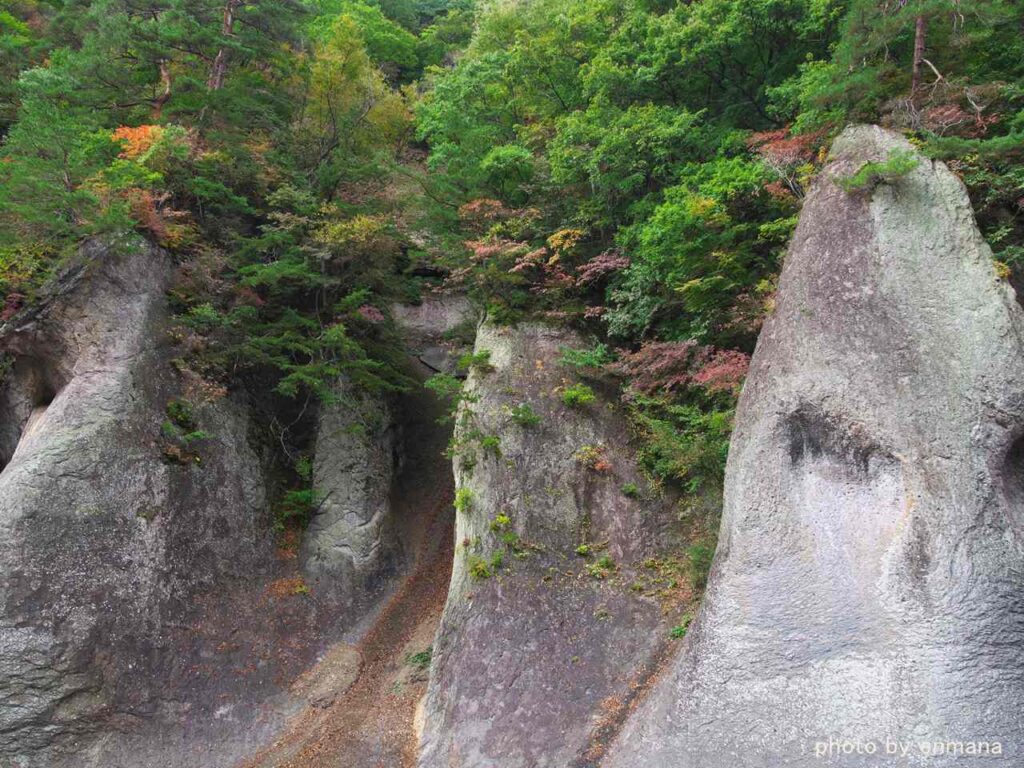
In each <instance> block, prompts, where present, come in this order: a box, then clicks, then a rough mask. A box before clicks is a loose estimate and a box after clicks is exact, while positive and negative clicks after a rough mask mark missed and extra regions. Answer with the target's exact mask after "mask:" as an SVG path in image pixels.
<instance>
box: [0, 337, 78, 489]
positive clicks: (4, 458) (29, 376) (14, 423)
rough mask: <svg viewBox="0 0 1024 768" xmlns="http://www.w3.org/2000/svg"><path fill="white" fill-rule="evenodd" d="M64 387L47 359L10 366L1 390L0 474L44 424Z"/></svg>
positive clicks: (29, 359)
mask: <svg viewBox="0 0 1024 768" xmlns="http://www.w3.org/2000/svg"><path fill="white" fill-rule="evenodd" d="M64 384H65V382H64V380H63V377H62V376H61V375H60V373H59V372H58V368H57V366H56V365H55V364H53V362H52V361H50V360H47V359H45V358H41V357H29V356H23V357H19V358H17V359H16V360H15V361H14V363H13V364H12V365H11V366H10V368H9V369H8V371H7V375H6V376H5V378H4V382H3V385H2V387H0V471H3V469H4V468H6V467H7V465H8V464H9V463H10V462H11V459H13V458H14V455H15V454H16V453H17V451H18V446H19V445H20V444H21V442H22V440H23V439H24V438H25V437H27V436H28V435H30V434H32V432H33V431H34V430H35V429H36V428H37V427H38V425H39V424H40V423H41V422H42V420H43V417H44V416H45V414H46V411H47V409H49V407H50V405H51V404H52V403H53V401H54V400H55V399H56V398H57V395H58V394H60V391H61V390H62V389H63V388H64Z"/></svg>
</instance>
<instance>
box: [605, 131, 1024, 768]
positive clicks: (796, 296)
mask: <svg viewBox="0 0 1024 768" xmlns="http://www.w3.org/2000/svg"><path fill="white" fill-rule="evenodd" d="M893 149H909V145H907V143H906V142H905V141H904V140H903V139H901V138H899V137H897V136H895V135H893V134H891V133H888V132H885V131H883V130H881V129H878V128H873V127H857V128H851V129H848V130H847V131H846V132H845V133H844V134H843V135H842V136H841V137H840V138H839V139H838V140H837V141H836V143H835V146H834V148H833V160H832V162H831V164H830V165H829V166H828V168H827V169H826V171H825V172H824V174H823V175H822V178H820V179H819V180H818V181H817V183H816V184H815V186H814V188H813V190H812V192H811V194H810V195H809V196H808V198H807V201H806V203H805V206H804V210H803V214H802V216H801V219H800V225H799V227H798V229H797V232H796V236H795V239H794V242H793V244H792V246H791V249H790V253H789V256H788V258H787V260H786V263H785V268H784V270H783V274H782V279H781V284H780V289H779V296H778V305H777V309H776V311H775V313H774V315H773V316H772V317H771V318H770V320H769V321H768V323H767V324H766V326H765V329H764V331H763V332H762V335H761V339H760V341H759V343H758V347H757V352H756V354H755V356H754V362H753V367H752V369H751V373H750V377H749V379H748V381H747V385H746V388H745V390H744V393H743V398H742V402H741V404H740V409H739V414H738V418H737V427H736V432H735V435H734V437H733V442H732V449H731V452H730V456H729V465H728V474H727V479H726V489H725V512H724V518H723V522H722V535H721V541H720V544H719V549H718V553H717V556H716V560H715V565H714V568H713V571H712V576H711V582H710V587H709V590H708V593H707V596H706V598H705V603H704V606H703V608H702V610H701V613H700V616H699V617H698V620H697V621H696V623H695V625H694V628H693V629H692V630H691V632H690V635H689V636H688V638H687V646H686V648H685V650H684V652H683V653H682V655H681V656H680V657H679V658H678V659H677V661H676V662H675V664H674V666H673V668H672V669H671V671H670V673H669V674H667V675H666V676H665V677H664V678H663V679H662V681H661V682H660V684H659V685H658V686H657V687H656V688H655V689H654V690H653V691H652V693H651V695H650V697H649V698H648V699H647V700H646V702H645V703H644V705H643V706H641V707H640V708H639V710H638V711H637V712H636V713H635V715H634V716H633V717H632V718H631V720H630V723H629V725H628V726H627V728H626V730H625V731H624V732H623V734H622V735H621V737H620V739H619V741H618V743H617V746H616V748H615V749H614V751H613V754H612V755H611V758H610V759H609V760H608V761H607V763H606V764H607V765H609V766H619V767H622V768H626V767H630V768H631V767H632V766H638V765H643V766H650V767H651V768H668V767H669V766H671V767H672V768H718V767H719V766H721V768H743V767H744V766H765V767H766V768H767V767H770V768H779V767H780V766H812V765H814V766H817V765H830V766H843V767H846V766H878V765H889V764H892V765H900V766H916V765H928V766H953V765H956V766H974V765H989V764H992V763H993V762H998V760H995V761H994V760H993V759H992V758H982V757H977V756H975V754H974V753H977V752H979V751H984V750H985V749H986V747H985V743H987V744H988V747H987V748H988V749H989V750H995V749H996V747H995V746H994V745H995V744H996V743H998V744H999V747H998V749H999V751H1001V752H1002V754H1003V759H1005V760H1006V761H1007V763H1006V764H1008V765H1011V764H1012V765H1017V764H1020V763H1021V762H1022V761H1024V719H1022V718H1021V712H1022V711H1024V447H1022V443H1021V439H1022V435H1024V313H1022V311H1021V308H1020V307H1019V306H1018V304H1017V302H1016V301H1015V297H1014V294H1013V291H1012V290H1011V289H1010V288H1009V287H1008V286H1007V285H1006V284H1005V283H1004V282H1001V281H1000V280H999V279H997V276H996V273H995V270H994V268H993V265H992V261H991V255H990V252H989V249H988V247H987V246H986V245H985V244H984V242H983V241H982V238H981V236H980V235H979V233H978V230H977V227H976V226H975V223H974V220H973V216H972V213H971V208H970V205H969V202H968V199H967V195H966V193H965V191H964V188H963V186H962V185H961V184H960V182H959V181H958V180H957V179H956V178H955V177H954V176H953V174H952V173H950V171H949V170H947V169H946V168H945V167H944V166H943V165H942V164H941V163H932V162H930V161H928V160H926V159H924V158H922V159H921V162H920V165H919V166H918V167H917V168H916V169H915V170H913V171H912V172H911V173H909V174H907V175H906V176H904V177H902V178H900V179H898V180H896V181H894V182H893V183H884V184H881V185H879V186H878V187H877V188H876V189H874V190H873V191H867V192H864V193H850V194H848V193H846V192H844V191H843V190H842V189H841V188H840V187H839V186H837V184H836V183H835V182H834V178H835V177H848V176H850V175H852V174H853V173H854V172H855V171H856V170H857V169H858V168H859V167H860V166H861V165H862V164H863V163H865V162H867V161H880V160H885V159H886V158H887V157H888V155H889V152H890V151H891V150H893ZM830 739H833V740H834V741H833V742H832V743H830V742H829V740H830ZM887 741H888V742H889V743H888V744H887ZM949 742H952V744H950V743H949ZM979 743H981V744H979ZM894 749H895V750H899V751H897V752H896V755H893V754H892V752H893V750H894ZM904 749H905V750H906V751H905V752H904V751H902V750H904ZM872 750H873V751H874V754H872ZM887 753H888V754H887ZM929 754H931V755H932V756H931V757H929V756H928V755H929ZM1000 764H1002V763H1000Z"/></svg>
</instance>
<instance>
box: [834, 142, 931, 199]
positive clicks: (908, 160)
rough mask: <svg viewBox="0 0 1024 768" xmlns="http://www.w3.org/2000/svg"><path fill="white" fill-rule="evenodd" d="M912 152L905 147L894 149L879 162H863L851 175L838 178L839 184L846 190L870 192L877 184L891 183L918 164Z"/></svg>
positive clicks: (918, 161)
mask: <svg viewBox="0 0 1024 768" xmlns="http://www.w3.org/2000/svg"><path fill="white" fill-rule="evenodd" d="M920 162H921V161H920V160H918V159H917V158H916V157H914V153H913V152H911V151H910V150H906V149H894V150H892V151H891V152H889V157H888V158H887V159H886V160H885V161H883V162H880V163H865V164H864V165H862V166H861V167H860V168H859V169H857V172H856V173H854V174H853V175H852V176H848V177H846V178H845V179H839V180H838V181H839V186H840V187H842V188H843V189H844V190H845V191H846V192H872V191H873V190H874V189H875V187H877V186H878V185H879V184H893V183H895V182H896V181H898V180H899V179H901V178H902V177H904V176H906V175H907V174H908V173H910V172H911V171H912V170H914V169H915V168H917V166H918V165H920Z"/></svg>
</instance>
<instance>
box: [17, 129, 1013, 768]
mask: <svg viewBox="0 0 1024 768" xmlns="http://www.w3.org/2000/svg"><path fill="white" fill-rule="evenodd" d="M893 149H909V147H908V145H907V144H906V142H904V141H903V140H902V139H901V138H899V137H897V136H895V135H893V134H890V133H887V132H885V131H882V130H881V129H877V128H869V127H860V128H852V129H849V130H848V131H847V132H846V133H844V135H843V136H842V137H841V138H840V139H839V140H838V141H837V142H836V145H835V147H834V150H833V159H832V161H831V163H830V164H829V166H828V168H827V169H826V170H825V172H824V173H823V174H822V175H821V178H819V180H818V181H817V182H816V184H815V185H814V188H813V190H812V192H811V194H810V195H809V196H808V198H807V201H806V204H805V209H804V211H803V214H802V216H801V222H800V226H799V228H798V230H797V233H796V236H795V239H794V242H793V244H792V247H791V251H790V254H789V256H788V258H787V261H786V264H785V268H784V272H783V275H782V279H781V284H780V290H779V297H778V305H777V309H776V311H775V312H774V314H773V316H772V317H771V318H770V319H769V321H768V323H767V325H766V327H765V330H764V332H763V334H762V337H761V340H760V342H759V345H758V349H757V353H756V355H755V358H754V364H753V367H752V370H751V374H750V378H749V380H748V383H747V386H746V389H745V391H744V395H743V399H742V402H741V407H740V411H739V414H738V420H737V428H736V433H735V437H734V441H733V446H732V450H731V454H730V458H729V467H728V478H727V484H726V505H725V512H724V518H723V524H722V536H721V541H720V546H719V551H718V554H717V556H716V561H715V565H714V568H713V571H712V577H711V581H710V584H709V588H708V593H707V597H706V600H705V602H704V605H703V607H702V609H701V612H700V615H699V616H698V619H697V621H696V622H695V623H694V625H693V627H692V629H691V630H690V633H689V634H688V635H687V638H686V640H685V641H683V642H682V643H680V642H679V641H678V640H672V639H671V638H670V629H671V627H673V626H674V625H675V624H676V623H677V622H678V621H679V619H680V616H681V615H682V614H683V613H684V612H686V611H688V610H689V609H690V608H691V605H690V601H691V599H692V597H693V596H692V595H691V594H689V593H688V592H687V589H686V587H685V583H686V581H685V579H680V578H678V577H679V575H680V573H681V570H680V569H681V567H682V566H681V563H680V561H681V555H682V546H683V544H684V543H685V541H686V536H687V534H688V530H687V526H688V525H689V524H691V523H692V521H691V520H688V519H687V517H686V515H685V513H684V510H683V508H681V507H680V505H679V503H678V501H679V500H678V499H677V498H675V497H673V496H672V495H671V494H666V493H663V492H660V491H659V490H658V489H656V488H654V487H651V485H650V484H649V483H648V482H647V481H646V480H645V478H644V477H643V476H642V474H641V473H640V472H639V471H638V468H637V466H636V463H635V458H634V453H635V446H634V445H633V444H632V435H631V432H630V428H629V424H628V421H627V419H626V417H625V415H624V414H623V413H622V412H621V410H620V406H619V405H618V403H617V397H616V392H615V391H614V388H612V387H610V386H609V387H607V390H608V391H607V392H605V391H603V390H604V389H605V387H604V386H602V384H601V383H600V382H599V381H595V382H591V384H592V385H593V386H594V387H595V389H596V390H597V399H596V400H595V401H594V402H592V403H589V404H585V405H583V406H582V407H579V406H577V407H570V406H569V405H566V404H565V403H564V402H563V400H562V398H561V393H562V392H563V391H564V389H565V388H566V387H567V386H570V385H572V384H574V383H576V382H577V381H578V374H577V373H576V372H575V371H572V370H570V369H569V368H567V367H565V366H564V365H562V364H561V363H560V362H559V358H560V356H561V350H562V348H563V347H581V346H586V344H587V342H586V340H583V339H580V338H579V337H577V336H576V335H575V334H573V333H571V332H569V331H566V330H564V329H555V328H551V327H548V326H544V325H538V324H524V325H521V326H519V327H517V328H502V327H497V326H495V325H492V324H490V323H485V324H484V325H483V326H481V327H480V328H479V331H478V333H477V339H476V352H477V356H476V358H475V360H476V364H475V365H474V369H473V371H472V373H471V374H470V376H469V379H468V383H467V387H466V395H467V397H466V398H465V401H464V403H463V405H462V407H461V409H460V411H459V414H458V418H457V423H456V428H455V442H454V445H453V449H454V477H453V473H452V471H451V469H450V467H449V464H448V462H447V460H446V459H444V458H443V457H441V456H440V452H441V449H442V447H443V445H444V444H445V443H446V441H447V439H448V434H449V432H448V429H449V428H445V427H439V426H438V425H437V424H436V423H435V419H434V417H435V416H436V415H437V414H436V412H435V411H436V410H437V407H438V405H437V403H436V402H435V401H432V400H430V399H429V398H428V397H427V396H426V395H425V394H423V393H417V394H411V395H409V396H407V397H404V398H388V399H385V398H372V397H362V396H360V397H354V398H352V397H350V398H348V403H349V405H348V406H346V407H337V406H332V407H326V408H323V409H322V410H320V411H318V412H315V413H313V414H311V418H310V423H311V424H312V427H311V430H315V441H314V443H315V451H314V453H315V456H314V467H313V469H314V473H313V474H314V480H315V486H316V488H317V490H318V491H319V492H320V493H321V496H322V503H320V505H319V506H318V508H317V511H316V514H315V515H314V518H313V521H312V524H311V526H310V528H309V530H308V531H307V532H306V534H305V536H304V538H303V540H302V542H301V544H300V545H299V546H297V547H296V548H294V549H292V550H289V551H278V550H276V547H275V542H276V539H275V535H274V533H273V531H272V512H271V507H272V505H273V503H274V498H275V494H276V493H278V492H279V491H280V488H279V487H278V486H277V485H276V484H275V482H274V480H273V479H274V478H275V477H276V476H277V475H278V474H279V470H280V467H278V466H276V465H275V461H278V460H279V459H276V458H275V451H274V450H272V449H271V447H270V440H269V439H268V435H267V433H266V428H265V424H263V423H261V421H260V419H261V417H259V416H258V415H257V414H258V411H257V410H256V409H255V408H254V407H253V404H252V402H251V399H250V398H247V397H246V394H245V392H244V391H238V392H235V393H233V394H232V395H231V396H229V397H219V398H212V399H210V398H207V399H204V398H203V397H202V396H201V394H199V395H196V394H195V393H191V392H189V391H188V390H189V387H190V386H191V384H190V382H189V381H188V380H187V378H185V379H182V378H179V376H178V374H177V373H176V372H175V368H174V366H173V364H172V361H173V359H174V358H175V357H176V356H177V355H178V354H180V350H179V349H177V348H176V344H175V342H174V341H173V339H172V338H171V336H172V334H171V333H170V332H171V321H170V318H169V313H168V309H167V302H166V295H165V294H166V291H167V289H168V286H169V285H170V283H171V279H172V273H173V265H172V264H171V263H170V260H169V259H168V257H167V256H166V255H165V254H163V253H162V252H160V251H159V250H157V249H154V248H149V247H136V248H129V249H123V248H120V249H113V248H109V247H104V246H102V245H100V244H97V243H93V244H90V245H89V246H87V247H86V248H85V249H84V251H83V253H82V254H81V257H80V258H79V259H78V260H77V261H76V262H75V263H74V264H72V265H71V266H69V267H68V268H67V269H66V270H65V271H64V272H63V273H62V274H61V275H60V276H58V279H57V280H56V281H55V282H54V284H53V286H51V289H50V291H49V293H48V294H47V296H46V297H45V298H44V300H43V302H42V303H41V305H40V306H39V307H37V308H35V309H32V310H27V311H25V312H23V313H21V314H20V315H18V316H16V317H15V318H13V319H12V321H11V322H9V323H7V324H6V325H5V326H4V327H3V328H0V348H2V349H3V350H4V351H5V352H6V353H7V360H8V367H7V371H6V375H5V378H4V380H3V385H2V388H0V462H2V472H0V666H2V669H3V672H4V674H3V676H2V677H0V764H2V765H8V764H9V765H12V766H17V768H51V766H52V767H53V768H64V767H65V766H68V767H70V766H76V767H77V766H84V767H85V768H90V767H91V766H96V767H97V768H98V767H99V766H104V768H143V767H144V768H200V767H202V768H217V767H219V766H224V767H225V768H226V767H227V766H235V765H239V764H243V763H244V764H246V765H251V766H259V767H260V768H272V767H274V768H277V767H283V766H296V767H298V766H309V767H316V768H333V767H334V766H338V767H339V768H342V767H344V768H374V767H375V766H385V767H386V768H395V767H396V766H402V767H403V768H404V767H405V766H412V765H419V766H420V768H491V766H496V765H500V766H502V768H520V767H521V768H548V767H550V768H556V767H557V768H561V767H563V766H571V767H572V768H585V767H590V766H608V767H609V768H633V766H638V765H643V766H652V768H669V767H670V766H671V768H719V767H721V768H744V767H745V766H751V767H753V766H769V767H770V768H782V767H783V766H797V767H799V768H803V767H805V766H807V767H809V766H812V765H822V764H828V765H835V766H841V767H842V768H860V766H875V765H878V764H879V758H878V757H877V756H872V755H865V754H845V755H844V754H825V755H821V754H816V751H817V750H819V749H820V748H821V746H820V745H822V744H824V745H825V748H828V740H829V739H830V738H833V739H839V740H846V741H848V742H849V743H851V744H860V745H861V746H864V745H869V744H874V745H876V749H884V748H885V741H886V739H888V740H890V741H891V742H896V743H898V744H899V745H900V747H901V748H903V747H905V748H906V750H907V752H906V754H905V755H904V756H902V757H898V758H893V759H892V760H891V761H890V762H889V763H888V764H893V765H900V766H916V765H927V766H930V767H937V768H946V766H953V765H956V766H973V765H981V764H990V762H989V761H986V760H982V759H978V758H974V757H972V756H970V755H957V756H956V757H955V759H954V758H951V757H948V756H939V757H933V758H931V759H930V760H927V761H926V760H925V759H924V757H923V755H922V754H921V747H920V744H921V743H922V742H932V741H941V742H945V741H950V740H951V741H953V742H960V743H963V744H964V745H965V746H964V747H962V749H963V748H966V745H967V744H971V743H977V742H988V743H989V744H992V743H995V742H998V743H999V745H1000V749H1001V750H1002V752H1003V755H1004V758H1005V759H1007V760H1011V761H1015V762H1012V763H1008V764H1016V762H1019V761H1020V756H1021V754H1022V750H1024V725H1022V721H1021V720H1020V717H1019V713H1020V711H1021V710H1022V708H1024V706H1022V705H1024V650H1022V649H1024V642H1022V641H1024V619H1022V617H1024V605H1022V602H1024V597H1022V595H1024V591H1022V589H1021V587H1022V581H1024V542H1022V526H1024V515H1022V505H1024V480H1022V478H1024V448H1022V447H1021V440H1022V435H1024V354H1022V353H1024V349H1022V345H1024V333H1022V332H1024V313H1022V310H1021V308H1020V307H1019V306H1018V304H1017V302H1016V299H1015V296H1014V295H1013V292H1012V290H1011V289H1010V288H1009V287H1008V286H1007V285H1006V284H1005V283H1004V282H1002V281H1000V280H999V279H998V277H997V276H996V273H995V271H994V269H993V266H992V263H991V258H990V253H989V251H988V249H987V247H986V246H985V245H984V243H983V242H982V240H981V237H980V235H979V234H978V231H977V228H976V226H975V224H974V221H973V217H972V214H971V209H970V205H969V203H968V201H967V198H966V195H965V193H964V190H963V187H962V185H961V184H960V183H959V182H958V180H957V179H956V178H955V177H954V176H953V175H952V174H951V173H950V172H949V171H948V170H947V169H946V168H945V167H944V166H942V164H940V163H931V162H930V161H927V160H925V159H923V158H922V159H921V160H920V163H919V165H918V167H917V168H916V169H914V170H913V171H912V172H910V173H908V174H906V175H904V176H902V177H900V178H897V179H891V180H889V181H881V182H879V183H877V184H874V185H873V186H872V187H870V188H867V189H864V190H860V191H852V192H847V191H845V190H844V189H843V188H842V186H841V185H840V184H839V183H837V179H839V178H841V177H848V176H850V175H852V174H853V173H854V172H855V171H856V170H857V169H858V168H860V167H861V166H862V165H863V164H864V163H865V162H867V161H869V160H875V161H881V160H885V159H886V157H888V155H889V153H890V151H892V150H893ZM395 316H396V319H397V320H398V321H399V325H400V326H401V327H402V328H403V329H404V332H405V334H406V337H407V341H408V347H409V351H410V366H411V367H410V372H412V373H414V374H415V375H418V376H421V377H422V376H425V375H427V374H428V373H430V372H431V371H451V370H452V368H453V364H454V363H453V361H454V359H455V349H454V345H453V344H451V343H449V342H446V341H444V340H443V339H442V336H443V335H444V334H443V332H445V331H454V330H456V328H457V326H466V325H467V322H468V323H469V324H470V325H471V324H472V319H471V318H472V314H471V313H470V312H469V308H468V306H467V305H466V304H465V303H464V302H463V301H461V300H458V299H452V298H451V297H449V298H447V299H442V300H440V301H431V302H427V303H426V304H425V305H424V306H422V307H418V308H408V307H406V308H397V309H396V311H395ZM462 330H463V331H465V330H466V328H465V327H464V328H463V329H462ZM457 335H465V334H464V333H463V334H457ZM483 353H488V354H489V360H486V359H485V358H486V357H487V355H484V354H483ZM193 383H194V382H193ZM345 386H346V385H345V383H344V382H338V387H339V388H340V389H342V390H344V388H345ZM349 394H352V393H349ZM183 395H184V396H186V397H188V398H190V399H193V400H194V402H195V403H196V405H195V408H194V413H192V414H191V415H189V416H188V418H186V419H181V420H182V421H188V422H193V423H192V424H191V425H190V428H194V429H195V430H197V431H201V432H203V433H205V437H200V438H199V439H196V440H194V441H185V440H183V439H182V437H181V435H177V436H175V435H174V434H173V433H174V429H173V425H172V429H170V433H171V434H170V435H169V433H168V429H167V427H166V426H165V425H164V422H166V421H167V420H168V419H169V418H170V417H171V416H170V414H169V412H168V405H169V404H171V403H173V402H175V401H176V400H178V399H179V398H181V397H182V396H183ZM527 406H528V407H527ZM178 416H179V418H180V417H181V414H178ZM453 492H454V501H455V506H456V507H457V511H455V512H454V513H453V512H452V509H451V507H452V505H451V501H452V497H453ZM453 516H454V517H455V520H454V528H455V531H454V535H453V533H452V530H451V526H452V524H453V521H452V517H453ZM449 566H450V567H451V572H452V577H451V583H450V585H449V584H448V571H449ZM307 589H308V594H307ZM446 590H447V600H446V601H445V594H446ZM442 604H444V607H443V615H442ZM438 622H440V627H439V629H438V630H437V634H436V638H434V649H433V662H432V665H431V670H430V679H429V685H428V684H427V683H426V681H425V680H424V677H425V675H424V674H423V673H422V672H417V671H415V669H414V668H412V667H411V666H410V664H409V663H408V661H407V659H408V657H409V656H410V655H411V654H419V658H420V659H421V660H422V658H423V651H424V650H426V648H427V647H428V646H429V645H430V643H431V638H432V637H433V636H434V629H435V627H436V626H437V625H438ZM424 691H425V695H424ZM417 707H418V713H417ZM862 752H863V750H862Z"/></svg>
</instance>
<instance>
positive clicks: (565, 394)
mask: <svg viewBox="0 0 1024 768" xmlns="http://www.w3.org/2000/svg"><path fill="white" fill-rule="evenodd" d="M561 397H562V402H563V403H564V404H565V405H567V406H569V407H570V408H583V407H584V406H587V405H590V404H591V403H592V402H594V400H596V399H597V395H595V394H594V390H593V389H591V388H590V387H588V386H587V385H586V384H573V385H571V386H568V387H566V388H565V389H563V390H562V395H561Z"/></svg>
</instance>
